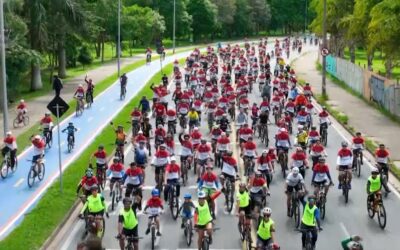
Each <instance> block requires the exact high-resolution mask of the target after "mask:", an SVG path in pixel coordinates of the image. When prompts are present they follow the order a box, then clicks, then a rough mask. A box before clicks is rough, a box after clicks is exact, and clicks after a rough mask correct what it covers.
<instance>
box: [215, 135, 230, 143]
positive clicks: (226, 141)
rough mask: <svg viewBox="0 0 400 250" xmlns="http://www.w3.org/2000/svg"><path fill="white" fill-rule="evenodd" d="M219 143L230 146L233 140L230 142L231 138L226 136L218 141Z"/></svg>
mask: <svg viewBox="0 0 400 250" xmlns="http://www.w3.org/2000/svg"><path fill="white" fill-rule="evenodd" d="M217 143H218V144H229V143H231V140H229V138H228V137H226V136H225V137H221V138H219V139H218V140H217Z"/></svg>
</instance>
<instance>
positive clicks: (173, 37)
mask: <svg viewBox="0 0 400 250" xmlns="http://www.w3.org/2000/svg"><path fill="white" fill-rule="evenodd" d="M173 19H174V21H173V23H174V24H173V26H172V53H173V54H174V55H175V22H176V0H174V16H173Z"/></svg>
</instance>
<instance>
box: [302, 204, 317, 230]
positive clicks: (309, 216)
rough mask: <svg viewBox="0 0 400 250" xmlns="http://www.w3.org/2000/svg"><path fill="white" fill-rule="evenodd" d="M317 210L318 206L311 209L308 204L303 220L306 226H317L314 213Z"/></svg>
mask: <svg viewBox="0 0 400 250" xmlns="http://www.w3.org/2000/svg"><path fill="white" fill-rule="evenodd" d="M316 209H317V206H315V205H314V207H313V208H310V206H309V205H308V202H307V204H306V206H305V207H304V213H303V218H302V219H301V221H302V222H303V223H304V225H306V226H315V216H314V212H315V210H316Z"/></svg>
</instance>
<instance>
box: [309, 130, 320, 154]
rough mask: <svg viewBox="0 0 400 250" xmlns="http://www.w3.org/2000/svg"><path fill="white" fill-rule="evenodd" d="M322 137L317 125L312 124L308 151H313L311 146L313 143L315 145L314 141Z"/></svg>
mask: <svg viewBox="0 0 400 250" xmlns="http://www.w3.org/2000/svg"><path fill="white" fill-rule="evenodd" d="M318 139H320V136H319V133H318V131H317V127H315V126H312V127H311V131H310V132H309V133H308V146H309V150H308V152H309V153H310V151H311V147H312V145H314V143H315V142H316V141H317V140H318Z"/></svg>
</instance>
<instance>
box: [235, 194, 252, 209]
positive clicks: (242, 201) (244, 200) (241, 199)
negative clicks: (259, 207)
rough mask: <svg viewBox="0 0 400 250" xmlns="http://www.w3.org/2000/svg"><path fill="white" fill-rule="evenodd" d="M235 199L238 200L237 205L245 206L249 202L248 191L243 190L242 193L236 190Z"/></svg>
mask: <svg viewBox="0 0 400 250" xmlns="http://www.w3.org/2000/svg"><path fill="white" fill-rule="evenodd" d="M237 199H238V200H239V207H247V206H248V205H249V204H250V195H249V192H246V191H245V192H243V194H241V193H240V192H238V194H237Z"/></svg>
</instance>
